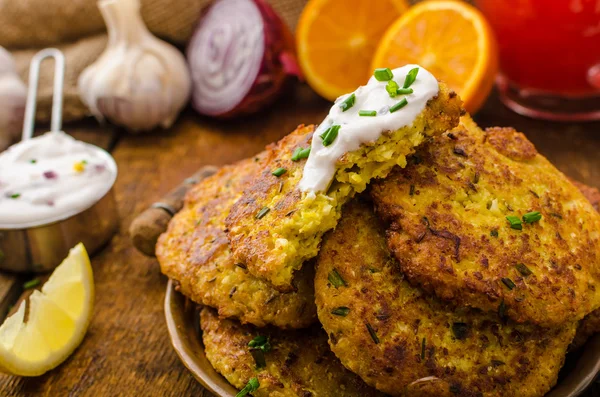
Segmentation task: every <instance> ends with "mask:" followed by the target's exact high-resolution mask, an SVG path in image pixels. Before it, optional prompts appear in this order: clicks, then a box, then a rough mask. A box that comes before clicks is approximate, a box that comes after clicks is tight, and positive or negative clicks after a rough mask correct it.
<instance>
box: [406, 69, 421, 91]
mask: <svg viewBox="0 0 600 397" xmlns="http://www.w3.org/2000/svg"><path fill="white" fill-rule="evenodd" d="M418 73H419V68H413V69H411V70H410V71H409V72H408V74H407V75H406V79H404V85H403V86H402V88H408V87H410V86H411V85H412V83H414V82H415V80H416V79H417V74H418Z"/></svg>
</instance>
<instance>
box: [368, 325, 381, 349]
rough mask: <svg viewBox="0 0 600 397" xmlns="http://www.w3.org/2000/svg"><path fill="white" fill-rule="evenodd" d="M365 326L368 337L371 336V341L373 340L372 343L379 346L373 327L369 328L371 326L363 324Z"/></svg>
mask: <svg viewBox="0 0 600 397" xmlns="http://www.w3.org/2000/svg"><path fill="white" fill-rule="evenodd" d="M365 325H366V327H367V331H369V335H371V339H373V342H375V344H376V345H377V344H379V338H378V337H377V334H376V333H375V330H374V329H373V327H371V324H369V323H365Z"/></svg>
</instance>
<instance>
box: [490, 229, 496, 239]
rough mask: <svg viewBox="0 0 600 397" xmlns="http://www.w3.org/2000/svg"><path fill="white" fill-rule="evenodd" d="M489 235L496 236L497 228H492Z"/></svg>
mask: <svg viewBox="0 0 600 397" xmlns="http://www.w3.org/2000/svg"><path fill="white" fill-rule="evenodd" d="M490 236H492V237H498V229H492V231H491V232H490Z"/></svg>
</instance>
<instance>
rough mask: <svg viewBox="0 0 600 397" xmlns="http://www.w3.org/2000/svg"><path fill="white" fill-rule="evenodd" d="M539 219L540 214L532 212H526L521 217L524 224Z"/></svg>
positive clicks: (540, 217)
mask: <svg viewBox="0 0 600 397" xmlns="http://www.w3.org/2000/svg"><path fill="white" fill-rule="evenodd" d="M540 219H542V214H540V212H539V211H532V212H528V213H526V214H525V215H523V221H524V222H525V223H533V222H537V221H539V220H540Z"/></svg>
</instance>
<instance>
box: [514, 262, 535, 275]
mask: <svg viewBox="0 0 600 397" xmlns="http://www.w3.org/2000/svg"><path fill="white" fill-rule="evenodd" d="M515 267H516V268H517V270H518V271H519V273H521V274H522V275H523V276H530V275H531V274H532V272H531V270H529V268H528V267H527V266H525V264H523V263H517V264H516V265H515Z"/></svg>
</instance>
